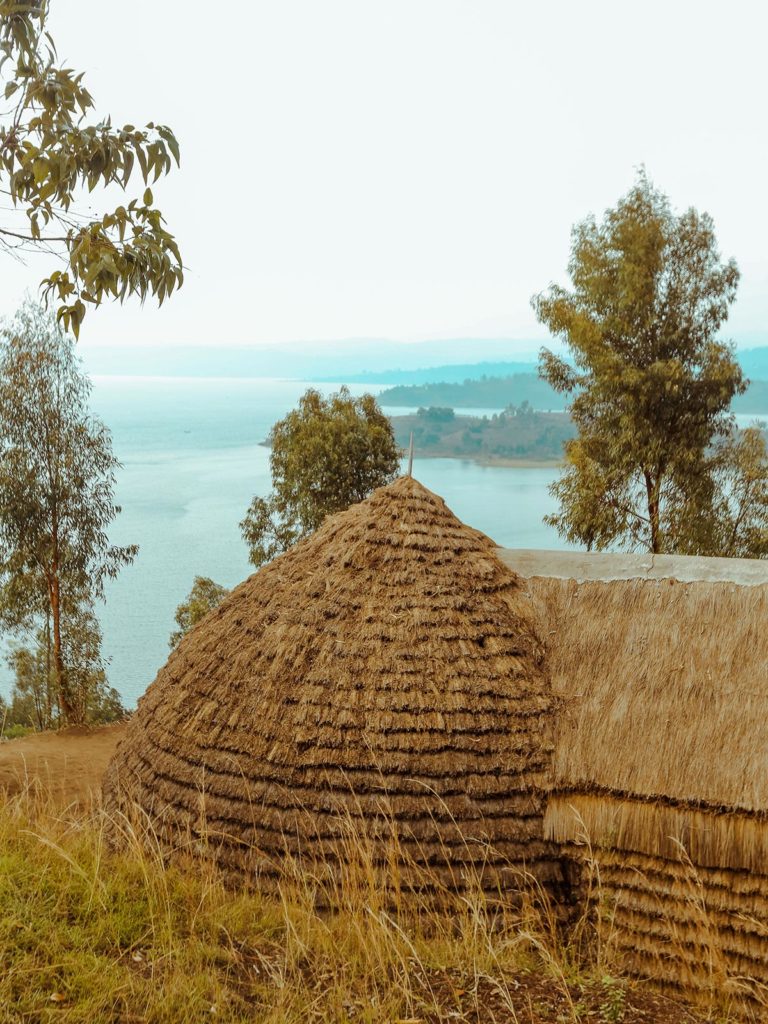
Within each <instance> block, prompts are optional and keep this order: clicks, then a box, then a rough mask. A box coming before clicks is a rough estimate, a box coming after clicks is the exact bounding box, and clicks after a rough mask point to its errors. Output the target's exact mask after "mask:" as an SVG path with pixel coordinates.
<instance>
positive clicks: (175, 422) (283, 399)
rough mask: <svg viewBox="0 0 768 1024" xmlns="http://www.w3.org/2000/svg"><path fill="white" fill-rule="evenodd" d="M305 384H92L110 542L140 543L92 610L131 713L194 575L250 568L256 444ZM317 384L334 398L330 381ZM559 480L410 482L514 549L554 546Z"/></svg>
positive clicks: (445, 477)
mask: <svg viewBox="0 0 768 1024" xmlns="http://www.w3.org/2000/svg"><path fill="white" fill-rule="evenodd" d="M308 386H309V385H308V384H307V383H305V382H297V381H276V380H258V379H244V380H236V379H214V380H210V379H209V380H201V379H199V378H197V379H192V378H147V377H134V378H131V377H119V378H117V377H112V378H109V377H101V378H99V377H97V378H95V380H94V391H93V398H92V405H93V408H94V411H95V412H96V413H97V414H98V415H99V416H100V417H101V418H102V419H103V420H104V422H105V423H106V424H107V425H108V426H109V428H110V429H111V431H112V436H113V446H114V450H115V453H116V455H117V457H118V458H119V459H120V461H121V462H122V463H123V469H122V470H121V471H120V474H119V477H118V486H117V499H118V501H119V503H120V504H121V505H122V509H123V511H122V513H121V515H120V516H119V517H118V518H117V520H116V521H115V523H114V524H113V526H112V529H111V531H110V536H111V539H112V541H113V543H116V544H130V543H136V544H138V545H139V555H138V557H137V559H136V561H135V562H134V564H133V565H132V566H130V567H128V568H127V569H124V570H123V572H122V573H121V574H120V577H119V578H118V579H117V580H116V581H114V582H112V583H110V584H109V585H108V589H107V600H106V603H105V605H104V606H102V608H101V611H100V618H101V622H102V626H103V630H104V651H105V654H106V655H107V656H108V657H109V658H110V668H109V677H110V682H111V683H112V685H114V686H116V687H117V689H118V690H119V691H120V693H121V694H122V696H123V698H124V699H125V701H126V703H127V704H128V705H129V706H133V705H134V704H135V702H136V700H137V698H138V697H139V696H140V695H141V694H142V693H143V691H144V690H145V689H146V687H147V686H148V684H149V683H150V682H151V681H152V679H153V678H154V676H155V674H156V672H157V670H158V668H159V667H160V666H161V665H162V664H163V662H164V661H165V659H166V657H167V656H168V636H169V634H170V632H171V630H172V629H173V627H174V623H173V613H174V611H175V609H176V606H177V605H178V604H179V602H180V601H182V600H183V599H184V597H185V596H186V594H187V593H188V592H189V589H190V587H191V585H192V580H193V578H194V576H195V575H201V576H210V577H211V578H212V579H214V580H216V581H217V582H218V583H221V584H223V585H224V586H228V587H230V586H233V585H234V584H236V583H238V582H239V581H240V580H242V579H244V578H245V577H246V576H247V575H248V574H249V573H250V572H252V571H253V569H252V567H251V566H249V564H248V556H247V551H246V547H245V544H244V543H243V541H242V538H241V536H240V529H239V525H238V524H239V522H240V520H241V519H242V518H243V516H244V514H245V512H246V509H247V508H248V505H249V503H250V501H251V498H252V497H253V495H254V494H266V493H267V492H268V491H269V489H270V484H271V480H270V475H269V451H268V449H267V448H265V447H263V446H262V445H260V444H259V442H260V441H263V440H264V438H265V437H266V436H267V433H268V432H269V429H270V427H271V426H272V424H273V423H274V422H275V420H277V419H279V418H280V417H281V416H284V415H285V413H286V412H288V410H289V409H291V408H292V407H293V406H295V404H296V402H297V400H298V398H299V397H300V395H301V394H302V393H303V392H304V391H305V390H306V388H307V387H308ZM318 388H319V389H320V390H322V391H323V392H330V391H333V390H335V386H334V385H332V384H323V385H318ZM350 390H352V391H353V392H355V393H361V392H362V391H364V390H376V389H372V388H371V387H370V386H368V387H367V388H365V387H363V386H362V385H359V386H352V387H351V388H350ZM388 411H391V412H392V413H398V412H400V411H401V410H396V409H392V410H388ZM556 472H557V471H556V470H554V469H506V468H498V467H485V466H479V465H475V464H474V463H471V462H468V461H464V460H458V459H419V458H418V457H417V458H416V460H415V463H414V475H415V476H416V477H417V478H418V479H419V480H421V481H422V482H423V483H424V484H425V485H426V486H427V487H429V488H431V489H432V490H434V491H436V492H437V493H438V494H440V495H442V496H443V497H444V498H445V499H446V501H447V502H448V504H449V505H450V506H451V507H452V508H453V510H454V511H455V512H456V514H457V515H459V516H460V517H461V518H462V519H464V520H465V521H466V522H468V523H470V524H471V525H472V526H476V527H478V528H479V529H481V530H484V531H485V532H486V533H488V534H489V535H490V536H491V537H493V538H494V540H496V541H498V543H500V544H504V545H509V546H520V547H558V546H562V545H561V544H560V542H559V539H558V537H557V534H556V533H555V532H554V531H553V530H550V529H549V528H547V527H545V526H544V525H543V523H542V521H541V520H542V516H543V515H544V513H545V512H547V511H548V510H549V509H551V508H552V507H553V504H552V500H551V498H550V497H549V495H548V493H547V487H548V485H549V483H550V482H551V481H552V480H553V479H554V477H555V475H556Z"/></svg>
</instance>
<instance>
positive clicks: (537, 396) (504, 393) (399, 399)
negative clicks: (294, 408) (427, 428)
mask: <svg viewBox="0 0 768 1024" xmlns="http://www.w3.org/2000/svg"><path fill="white" fill-rule="evenodd" d="M766 351H768V350H766ZM378 400H379V404H380V405H384V406H389V407H393V406H394V407H398V406H400V407H402V406H416V407H418V406H430V405H434V406H449V407H450V408H452V409H504V408H506V406H508V405H521V404H522V403H523V402H528V403H529V404H530V405H531V406H533V408H534V409H544V410H552V411H553V412H557V411H562V410H563V409H564V408H565V402H564V401H563V396H562V395H559V394H558V393H557V392H556V391H553V390H552V388H551V387H550V386H549V384H547V383H546V381H543V380H541V379H540V378H539V377H538V376H536V374H532V373H518V374H513V375H512V376H510V377H487V378H481V379H480V380H466V381H464V382H463V383H461V384H451V383H439V384H418V385H410V386H406V385H399V386H397V387H394V388H387V390H386V391H381V392H380V393H379V395H378ZM732 408H733V411H734V412H737V413H744V414H754V415H763V416H768V381H762V380H757V381H754V382H753V383H752V384H750V386H749V389H748V390H747V393H746V394H744V395H740V396H739V397H738V398H736V399H735V400H734V402H733V406H732Z"/></svg>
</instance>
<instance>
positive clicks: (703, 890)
mask: <svg viewBox="0 0 768 1024" xmlns="http://www.w3.org/2000/svg"><path fill="white" fill-rule="evenodd" d="M500 557H501V558H502V559H503V560H504V561H505V563H506V564H507V565H509V566H510V567H511V568H512V569H513V570H514V571H516V572H517V573H518V574H519V575H520V576H521V577H523V578H525V579H526V589H527V590H528V593H529V596H530V598H531V602H532V604H533V606H534V608H535V612H536V615H535V618H536V621H537V622H538V624H539V628H540V630H541V634H542V636H546V637H547V638H548V644H547V646H548V651H547V667H548V671H549V674H550V678H551V685H552V693H553V698H554V699H555V700H556V701H557V704H558V707H559V708H560V710H559V712H558V715H557V724H556V730H555V750H554V754H553V780H552V791H551V795H550V798H549V800H548V806H547V812H546V817H545V836H547V837H548V838H550V839H552V840H553V841H556V842H557V843H558V844H561V847H562V850H563V853H564V855H565V857H566V858H569V859H570V860H571V861H572V863H574V864H576V865H581V872H580V875H581V880H580V887H581V893H582V895H586V892H587V889H588V888H589V886H591V887H592V896H593V897H594V898H596V899H597V898H599V899H600V901H601V909H602V913H603V916H604V922H605V929H604V930H605V936H604V937H608V938H609V940H610V942H611V943H612V944H613V945H614V946H615V947H617V948H618V950H619V951H620V952H621V953H622V954H623V957H624V960H625V965H626V967H627V968H629V969H630V970H631V971H633V972H634V973H635V974H636V975H638V976H639V977H643V978H646V979H649V980H653V981H655V982H657V983H659V982H661V983H663V984H667V985H670V986H674V987H677V988H680V989H683V990H684V991H685V993H686V994H687V995H689V996H690V995H693V994H695V993H697V992H698V993H701V992H706V993H707V994H708V996H709V997H711V996H713V995H718V996H722V997H723V998H728V996H731V997H736V998H738V997H740V996H743V995H746V996H747V997H749V998H750V999H751V1001H752V1003H753V1005H755V1006H760V1007H762V1009H761V1010H760V1011H758V1016H759V1019H763V1017H762V1016H760V1014H761V1013H762V1014H764V1015H766V1016H768V988H766V987H765V986H768V563H767V562H758V561H746V560H737V559H714V558H680V557H670V556H656V557H652V556H650V555H618V554H617V555H611V554H596V555H594V554H593V555H578V554H575V553H565V552H563V553H556V552H543V551H542V552H524V551H503V552H500Z"/></svg>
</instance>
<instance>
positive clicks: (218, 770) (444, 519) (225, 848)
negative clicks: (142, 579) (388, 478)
mask: <svg viewBox="0 0 768 1024" xmlns="http://www.w3.org/2000/svg"><path fill="white" fill-rule="evenodd" d="M550 710H551V701H550V696H549V692H548V684H547V680H546V678H545V675H544V673H543V671H542V667H541V646H540V643H539V640H538V639H537V636H536V632H535V630H534V628H533V624H532V621H531V611H530V607H529V604H528V602H527V600H526V598H525V596H524V594H523V592H522V588H521V586H520V584H519V581H518V578H517V577H516V575H515V574H514V573H513V572H512V571H510V570H509V569H508V568H506V567H505V566H504V565H503V564H502V562H501V561H500V560H499V558H498V556H497V554H496V551H495V548H494V546H493V544H492V543H491V541H489V540H488V538H486V537H485V536H484V535H482V534H480V533H478V532H477V531H476V530H473V529H470V528H469V527H467V526H465V525H464V524H462V523H461V522H460V521H459V520H458V519H457V518H456V517H455V516H454V515H453V514H452V513H451V512H450V510H449V509H448V508H447V507H446V505H445V503H444V502H443V501H442V499H440V498H438V497H437V496H436V495H434V494H432V493H431V492H430V491H428V490H426V488H424V487H423V486H421V485H420V484H419V483H417V482H416V481H414V480H412V479H410V478H401V479H399V480H397V481H396V482H395V483H394V484H392V485H390V486H388V487H385V488H382V489H380V490H379V491H376V492H375V493H374V494H373V495H372V496H371V498H369V499H368V500H367V501H365V502H363V503H361V504H360V505H357V506H354V507H353V508H351V509H349V510H348V511H346V512H344V513H341V514H339V515H336V516H333V517H331V518H329V519H328V520H327V521H326V522H325V524H324V525H323V526H322V528H321V529H320V530H318V532H317V533H316V534H314V535H313V536H312V537H310V538H308V539H307V540H305V541H303V542H301V543H300V544H298V545H297V546H296V547H294V548H293V549H292V550H290V551H289V552H287V553H286V554H285V555H283V556H281V557H280V558H278V559H276V560H275V561H274V562H272V563H270V564H269V565H267V566H265V567H264V568H262V569H261V570H260V571H259V572H257V573H256V574H255V575H253V576H251V577H250V578H249V579H248V580H247V581H246V582H245V583H243V584H242V585H240V586H239V587H238V588H236V589H235V590H234V591H233V593H232V594H231V595H230V596H229V597H228V598H227V599H226V600H225V601H224V602H223V603H222V604H221V605H220V606H219V608H218V609H216V610H215V611H214V612H212V613H211V614H210V615H209V616H207V617H206V618H205V619H204V620H203V621H202V623H200V624H199V626H197V627H196V628H195V629H194V630H193V631H192V633H191V634H189V635H188V636H187V637H186V638H185V639H184V640H183V641H182V643H181V644H180V645H179V647H178V648H177V650H176V651H175V652H174V653H173V654H172V655H171V657H170V659H169V661H168V663H167V664H166V666H165V667H164V668H163V669H161V671H160V673H159V674H158V676H157V678H156V680H155V682H154V683H153V684H152V685H151V686H150V688H149V690H148V692H147V694H146V695H145V696H144V697H143V699H142V700H141V701H140V703H139V707H138V710H137V712H136V714H135V716H134V717H133V719H132V721H131V723H130V725H129V728H128V732H127V735H126V738H125V740H124V741H123V742H122V744H121V746H120V747H119V749H118V752H117V754H116V757H115V759H114V761H113V763H112V765H111V767H110V769H109V771H108V773H107V778H106V782H105V793H106V796H107V802H108V804H109V805H111V806H115V805H119V806H121V807H126V806H127V805H128V804H130V803H136V804H138V805H139V806H140V807H141V808H142V809H143V810H145V811H146V812H147V813H148V814H149V815H150V816H151V818H152V819H153V820H154V821H156V822H157V823H158V825H159V827H161V828H162V829H164V830H170V831H171V832H173V833H175V834H177V835H182V834H183V833H184V832H185V831H186V830H188V831H189V832H190V833H191V835H192V836H195V835H198V834H200V833H201V832H202V831H203V830H206V831H207V832H208V834H209V836H210V839H211V842H212V844H213V845H214V846H215V848H216V852H217V856H218V858H219V860H220V862H222V863H223V864H225V865H226V866H230V867H233V868H237V869H241V870H244V871H247V872H253V871H256V870H258V871H260V872H262V873H266V874H268V873H269V872H270V871H272V870H273V868H274V866H275V864H276V863H277V862H278V861H279V859H280V856H281V854H282V853H283V851H284V850H285V849H288V850H289V851H291V852H293V853H298V852H300V851H304V852H305V853H306V852H310V853H312V854H322V855H323V856H325V857H326V858H330V859H333V858H335V857H343V856H344V852H343V846H344V840H345V837H346V836H347V835H348V831H349V828H350V827H351V828H353V829H354V830H356V831H358V832H360V833H362V834H363V835H365V836H367V837H368V838H369V839H371V840H372V841H373V842H374V844H375V843H378V842H379V841H380V840H381V851H380V852H381V856H382V857H385V856H386V851H385V849H384V846H385V841H386V840H387V837H388V836H389V835H390V833H391V832H394V833H396V834H397V836H398V838H399V841H400V842H401V844H402V850H403V851H404V852H405V853H406V854H407V855H408V856H409V857H410V858H412V859H413V860H414V861H415V862H417V863H418V864H425V863H431V864H433V865H435V866H437V868H438V869H440V868H441V867H442V868H444V869H445V870H448V871H450V872H456V873H457V874H460V871H461V866H462V864H464V863H466V862H482V861H484V860H486V859H489V860H490V862H491V863H494V862H495V863H497V865H501V863H502V862H503V861H508V862H510V863H512V864H517V865H520V864H521V863H523V862H524V863H525V864H526V865H528V866H529V867H530V866H532V865H533V864H535V863H536V861H537V860H539V861H544V860H546V858H547V857H548V856H549V849H548V847H547V846H546V845H545V844H544V843H543V842H542V838H541V837H542V811H543V802H544V793H543V791H544V790H545V788H546V780H547V773H548V769H549V758H550V753H551V744H550V740H549V728H550ZM340 812H342V813H343V814H344V815H345V816H347V819H348V820H347V821H346V822H345V821H343V820H341V819H340V817H339V814H340ZM476 840H480V841H482V842H481V843H480V844H478V843H476V842H475V841H476ZM482 843H488V844H490V845H491V846H492V848H493V851H494V852H493V853H492V854H491V855H490V857H489V853H488V850H487V849H486V848H484V846H483V845H482Z"/></svg>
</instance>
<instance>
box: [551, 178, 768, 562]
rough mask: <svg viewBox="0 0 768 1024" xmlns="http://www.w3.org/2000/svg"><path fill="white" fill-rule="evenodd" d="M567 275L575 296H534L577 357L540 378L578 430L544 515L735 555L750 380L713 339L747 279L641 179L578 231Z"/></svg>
mask: <svg viewBox="0 0 768 1024" xmlns="http://www.w3.org/2000/svg"><path fill="white" fill-rule="evenodd" d="M568 271H569V274H570V278H571V283H572V288H571V290H567V289H565V288H562V287H560V286H558V285H552V286H551V287H550V288H549V290H548V291H546V292H543V293H541V294H540V295H538V296H535V297H534V299H533V305H534V308H535V309H536V312H537V314H538V317H539V320H540V321H541V322H542V323H543V324H545V325H546V326H547V327H548V328H549V330H550V332H551V333H552V334H553V335H554V336H555V337H558V338H561V339H562V340H563V341H564V342H565V343H566V345H567V347H568V351H569V353H570V355H571V357H572V361H573V363H572V364H570V363H568V362H566V361H565V360H564V359H562V358H560V357H558V356H556V355H554V354H553V353H552V352H551V351H549V350H547V349H543V350H542V353H541V362H540V374H541V376H542V377H544V378H545V379H546V380H547V381H548V382H549V383H550V384H551V386H552V387H553V388H554V389H555V390H557V391H559V392H562V393H564V394H566V395H568V396H569V397H570V400H571V403H570V408H571V415H572V417H573V419H574V421H575V424H576V427H577V429H578V436H577V437H576V438H575V439H574V440H572V441H569V442H568V443H567V444H566V465H565V470H564V472H563V474H562V476H561V478H560V479H559V480H558V481H557V482H556V483H555V484H554V485H553V488H552V492H553V494H554V495H555V496H556V497H557V498H558V500H559V503H560V511H559V512H558V513H556V514H554V515H552V516H548V517H547V521H548V522H550V523H551V524H553V525H554V526H556V527H557V529H558V530H559V531H560V533H561V534H562V535H564V536H565V537H567V538H568V539H569V540H571V541H574V542H577V543H581V544H585V545H586V546H587V547H588V548H593V547H595V548H605V547H607V546H609V545H611V544H615V543H619V544H623V545H625V546H629V547H635V548H638V547H640V548H646V549H647V550H649V551H653V552H662V551H680V552H685V553H699V554H721V553H722V554H726V553H730V551H731V550H732V549H733V545H729V544H728V543H726V537H727V534H728V529H727V526H724V524H723V523H722V522H719V520H722V518H723V517H724V516H725V517H727V516H728V515H730V513H731V512H733V502H732V501H731V499H730V498H728V496H727V490H728V488H727V486H725V489H724V480H725V478H726V477H727V476H728V474H729V473H731V474H732V473H733V472H737V473H738V470H737V464H738V462H739V457H741V461H742V462H743V457H744V456H745V450H744V449H743V448H740V447H739V445H740V442H738V441H737V432H736V427H735V423H734V420H733V417H732V416H731V415H730V414H729V407H730V403H731V400H732V399H733V397H734V395H738V394H741V393H743V391H744V390H745V389H746V382H745V381H744V379H743V377H742V372H741V369H740V367H739V365H738V363H737V362H736V359H735V357H734V352H733V347H732V346H731V345H729V344H726V343H724V342H722V341H718V340H717V335H718V332H719V330H720V328H721V326H722V325H723V323H724V322H725V320H726V319H727V316H728V309H729V306H730V304H731V303H732V302H733V299H734V297H735V294H736V287H737V284H738V280H739V272H738V269H737V267H736V264H735V263H734V261H733V260H729V261H727V262H724V261H723V260H721V258H720V254H719V252H718V249H717V244H716V240H715V233H714V226H713V223H712V220H711V218H710V217H709V216H708V215H707V214H699V213H697V212H696V210H694V209H689V210H687V211H685V212H684V213H682V214H679V215H677V214H675V213H674V212H673V210H672V209H671V207H670V204H669V201H668V199H667V197H666V196H664V195H663V194H662V193H661V192H659V191H658V189H656V188H655V187H654V186H653V185H652V184H651V182H650V181H649V180H648V178H647V177H646V175H645V174H644V173H641V174H640V175H639V177H638V179H637V181H636V183H635V185H634V186H633V187H632V188H631V189H630V190H629V192H628V193H627V194H626V195H625V196H623V197H622V198H621V199H620V200H619V202H618V204H617V206H616V207H615V208H614V209H610V210H608V211H607V212H606V214H605V216H604V218H603V220H602V221H601V222H600V223H598V222H597V221H596V220H595V219H594V218H593V217H590V218H588V219H587V220H585V221H583V222H582V223H580V224H577V225H576V227H575V228H574V229H573V233H572V242H571V256H570V262H569V265H568ZM750 444H751V445H752V447H753V448H755V447H758V448H759V446H760V445H761V444H763V442H762V438H761V436H760V435H759V434H758V435H757V436H751V439H750ZM752 456H753V458H752V465H753V468H754V466H755V465H757V464H758V463H759V461H760V455H759V452H757V451H753V452H752ZM755 458H756V459H757V462H755ZM729 466H730V469H729V468H728V467H729ZM746 500H747V505H746V506H745V508H744V509H743V515H742V517H741V520H740V525H739V527H738V533H739V536H741V537H742V538H745V537H747V536H748V535H750V528H749V524H750V523H751V524H752V525H753V526H754V525H756V524H759V520H760V516H761V514H762V512H761V506H760V500H759V494H758V489H755V488H753V489H752V490H751V491H750V493H749V495H747V496H746ZM751 534H752V539H753V542H754V543H744V544H737V545H736V547H737V548H738V550H739V551H740V553H751V554H759V552H760V545H759V544H758V543H757V537H758V534H759V526H758V528H757V531H756V532H755V531H751Z"/></svg>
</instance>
